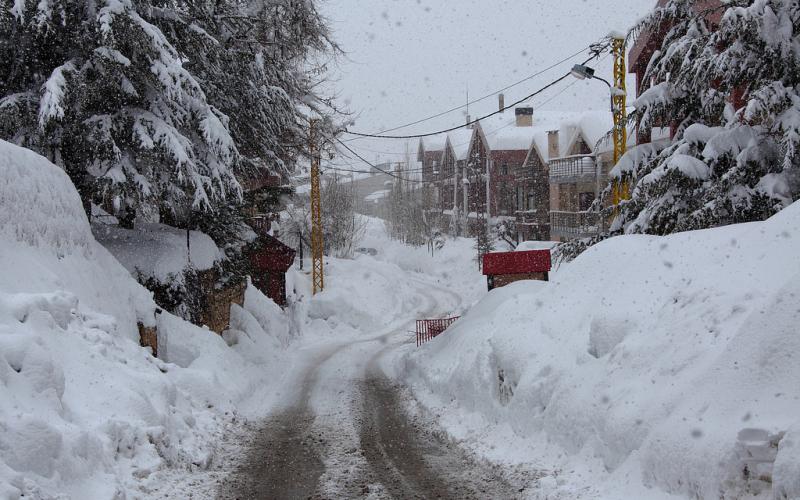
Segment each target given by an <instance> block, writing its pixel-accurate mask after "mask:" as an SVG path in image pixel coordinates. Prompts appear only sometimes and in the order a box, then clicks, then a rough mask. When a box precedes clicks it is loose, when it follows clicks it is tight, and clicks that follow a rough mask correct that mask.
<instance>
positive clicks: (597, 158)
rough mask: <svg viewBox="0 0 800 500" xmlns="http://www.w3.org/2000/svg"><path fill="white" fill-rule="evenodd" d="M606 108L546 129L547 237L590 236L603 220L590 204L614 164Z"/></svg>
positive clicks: (574, 237) (601, 226)
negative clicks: (548, 233)
mask: <svg viewBox="0 0 800 500" xmlns="http://www.w3.org/2000/svg"><path fill="white" fill-rule="evenodd" d="M612 126H613V120H612V117H611V114H610V113H609V112H595V113H586V114H584V115H583V116H582V117H581V118H580V119H579V120H577V121H575V122H572V123H567V124H564V125H563V126H562V127H561V128H560V129H559V130H554V131H551V132H549V133H548V153H549V155H550V161H549V165H548V167H549V168H548V180H549V185H550V186H549V187H550V228H549V229H550V239H552V240H557V241H566V240H570V239H576V238H585V237H589V236H593V235H595V234H597V233H598V232H600V231H601V230H602V229H603V224H604V220H603V219H602V218H601V216H600V213H599V210H597V209H596V207H593V206H592V205H593V204H594V201H595V200H596V199H598V198H599V196H600V191H601V190H603V189H604V188H605V186H606V185H607V184H608V172H609V171H610V170H611V168H613V166H614V165H613V164H612V163H613V145H612V143H611V141H610V140H609V139H608V136H607V134H608V131H610V130H611V128H612Z"/></svg>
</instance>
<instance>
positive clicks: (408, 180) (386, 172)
mask: <svg viewBox="0 0 800 500" xmlns="http://www.w3.org/2000/svg"><path fill="white" fill-rule="evenodd" d="M334 140H335V141H336V142H338V143H339V144H341V145H342V147H344V148H345V149H346V150H348V151H350V153H352V154H353V155H354V156H355V157H356V158H358V159H359V160H361V161H362V162H364V163H365V164H367V165H369V166H370V167H372V168H374V169H375V170H377V171H378V172H381V173H383V174H386V175H388V176H389V177H394V178H395V179H399V180H401V181H405V182H413V183H419V184H424V183H426V181H423V180H421V179H407V178H404V177H401V176H399V175H396V174H393V173H392V172H388V171H386V170H384V169H382V168H380V167H378V166H377V165H373V164H372V162H370V161H369V160H367V159H366V158H364V157H363V156H361V155H360V154H358V153H357V152H355V151H353V149H352V148H350V146H348V145H347V144H345V143H344V142H343V141H342V140H341V139H339V138H338V137H336V138H335V139H334Z"/></svg>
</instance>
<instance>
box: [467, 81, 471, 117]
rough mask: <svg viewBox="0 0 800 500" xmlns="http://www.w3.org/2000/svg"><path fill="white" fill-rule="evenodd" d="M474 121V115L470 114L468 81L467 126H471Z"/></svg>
mask: <svg viewBox="0 0 800 500" xmlns="http://www.w3.org/2000/svg"><path fill="white" fill-rule="evenodd" d="M471 122H472V117H471V116H469V82H467V128H469V124H470V123H471Z"/></svg>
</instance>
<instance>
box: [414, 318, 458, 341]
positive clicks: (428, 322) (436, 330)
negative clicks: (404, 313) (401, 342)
mask: <svg viewBox="0 0 800 500" xmlns="http://www.w3.org/2000/svg"><path fill="white" fill-rule="evenodd" d="M459 317H460V316H454V317H452V318H442V319H418V320H417V346H421V345H422V344H424V343H425V342H427V341H429V340H431V339H433V338H435V337H437V336H439V334H441V333H442V332H443V331H445V330H447V327H449V326H450V325H452V324H453V323H454V322H455V321H456V320H457V319H458V318H459Z"/></svg>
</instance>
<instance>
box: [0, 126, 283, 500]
mask: <svg viewBox="0 0 800 500" xmlns="http://www.w3.org/2000/svg"><path fill="white" fill-rule="evenodd" d="M0 159H2V165H1V166H0V269H3V272H2V273H0V498H3V499H6V498H10V499H17V498H23V497H24V498H34V499H37V498H42V499H43V498H56V497H57V498H75V499H78V498H124V497H126V496H127V497H133V498H143V497H147V496H148V492H149V491H150V487H151V484H150V482H149V478H150V476H151V475H152V474H153V473H154V472H156V471H159V470H162V469H165V468H185V469H191V468H202V467H206V466H208V464H209V463H210V462H211V461H212V460H213V458H214V454H215V449H214V444H213V443H214V442H215V437H216V436H217V435H218V434H219V433H220V432H222V430H223V429H224V427H225V426H226V425H228V422H230V421H231V419H232V415H233V412H234V411H235V405H236V404H237V403H238V402H239V401H241V400H242V399H243V398H245V397H247V396H248V395H250V394H252V393H253V392H254V388H255V387H259V386H261V385H263V381H264V380H265V379H266V378H267V377H269V376H271V375H274V372H275V370H277V369H278V368H279V367H280V364H279V363H278V362H277V361H278V360H279V357H280V352H279V350H278V348H277V346H278V345H279V342H278V340H277V338H278V337H280V336H281V335H285V334H286V331H288V321H287V320H286V319H285V317H284V316H283V315H282V313H281V312H280V309H279V308H278V307H277V306H275V305H274V304H273V303H272V302H270V301H268V300H267V299H266V298H265V297H264V296H263V295H261V294H260V293H259V292H258V291H256V290H254V289H252V288H251V289H249V290H248V292H247V301H246V303H245V307H244V308H234V311H233V313H234V314H233V326H234V328H235V329H236V330H237V331H238V335H237V332H236V331H235V332H233V334H232V336H233V337H235V338H237V339H238V343H237V344H236V345H234V346H233V347H232V348H229V347H228V345H227V344H226V343H225V341H224V340H223V339H222V338H221V337H220V336H218V335H216V334H214V333H212V332H209V331H208V330H205V329H202V328H198V327H195V326H193V325H190V324H188V323H186V322H184V321H182V320H180V319H178V318H176V317H174V316H171V315H169V314H167V313H164V314H161V315H159V316H156V315H155V310H156V307H155V304H154V303H153V301H152V299H151V297H150V293H149V292H148V291H147V290H146V289H144V288H143V287H141V286H140V285H139V284H138V283H136V281H135V280H134V279H133V278H132V277H131V276H130V274H129V273H128V272H127V271H126V270H125V269H124V268H123V267H122V266H121V265H120V264H119V263H118V262H117V261H116V260H115V259H114V258H113V257H112V256H111V254H110V253H109V252H107V251H106V250H105V249H104V248H103V247H101V246H100V245H99V244H98V243H97V242H96V241H95V239H94V237H93V236H92V233H91V230H90V226H89V223H88V221H87V219H86V216H85V214H84V212H83V208H82V206H81V202H80V199H79V197H78V193H77V192H76V191H75V188H74V187H73V185H72V183H71V182H70V180H69V178H68V177H67V176H66V174H65V173H64V172H63V171H61V170H60V169H59V168H57V167H56V166H54V165H52V164H51V163H50V162H48V161H47V160H46V159H45V158H43V157H41V156H39V155H36V154H35V153H33V152H31V151H29V150H26V149H22V148H19V147H16V146H13V145H11V144H9V143H6V142H3V141H0ZM157 318H158V319H157ZM156 321H157V322H158V327H159V331H160V335H161V337H162V338H161V341H163V342H164V343H165V347H166V353H167V357H166V361H167V362H164V361H162V360H159V359H155V358H153V357H152V356H151V355H150V353H149V351H147V350H145V349H143V348H141V347H139V345H138V330H137V326H136V324H137V322H141V323H143V324H144V325H147V326H152V325H153V324H155V323H156ZM265 329H268V330H269V334H267V333H266V332H265Z"/></svg>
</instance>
